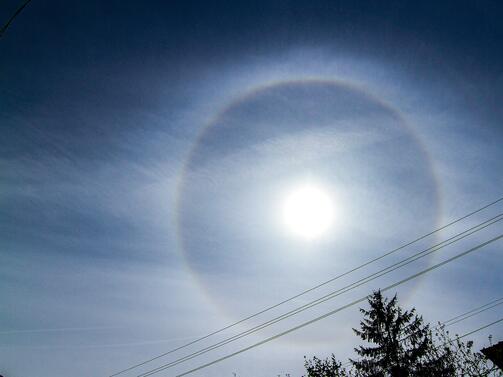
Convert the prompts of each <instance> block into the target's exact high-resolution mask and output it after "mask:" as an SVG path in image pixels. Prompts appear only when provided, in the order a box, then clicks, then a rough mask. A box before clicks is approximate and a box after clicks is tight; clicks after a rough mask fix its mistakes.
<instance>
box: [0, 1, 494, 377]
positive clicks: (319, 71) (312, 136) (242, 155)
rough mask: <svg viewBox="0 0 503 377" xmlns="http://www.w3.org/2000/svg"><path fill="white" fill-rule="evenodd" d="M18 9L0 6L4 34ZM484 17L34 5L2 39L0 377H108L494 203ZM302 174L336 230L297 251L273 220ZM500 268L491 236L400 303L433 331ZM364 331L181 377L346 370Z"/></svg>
mask: <svg viewBox="0 0 503 377" xmlns="http://www.w3.org/2000/svg"><path fill="white" fill-rule="evenodd" d="M17 6H18V2H16V1H6V2H4V3H3V4H2V5H1V6H0V20H6V19H8V17H9V16H10V15H11V14H12V13H13V11H14V10H15V9H16V7H17ZM501 11H502V9H500V8H499V6H498V4H497V3H496V2H489V1H487V2H481V3H477V4H474V3H469V2H442V4H430V3H428V2H421V4H405V3H403V2H398V1H396V2H395V1H390V2H387V3H386V4H377V3H375V4H374V3H367V2H328V1H327V2H309V4H308V3H307V2H304V3H303V2H295V1H293V2H292V1H278V2H272V3H269V2H253V3H250V4H241V3H232V2H216V3H213V4H203V3H199V2H169V3H168V2H155V1H153V2H147V3H140V2H129V1H121V2H117V1H112V2H106V3H102V2H98V1H95V2H94V1H86V2H75V3H72V4H69V3H68V2H62V1H49V2H39V1H35V0H34V1H32V2H31V3H30V4H29V6H27V7H26V9H25V10H24V11H23V12H22V13H21V14H20V15H19V17H18V18H17V19H16V20H15V22H14V23H13V24H12V25H11V27H10V28H9V29H8V30H7V32H6V33H5V35H4V37H3V38H2V39H1V40H0V127H1V130H2V135H3V136H2V138H0V177H1V180H0V247H1V251H0V282H1V284H0V297H1V300H2V306H1V310H0V374H3V375H4V376H5V377H10V376H32V375H36V376H41V377H43V376H51V377H53V376H75V377H79V376H89V375H93V376H107V375H109V374H110V373H112V372H114V371H117V370H120V369H122V368H125V367H128V366H130V365H132V364H134V363H137V362H139V361H142V360H144V359H147V358H149V357H152V356H155V355H157V354H160V353H162V352H165V351H167V350H169V349H171V348H173V347H175V346H177V345H180V344H183V343H184V342H187V341H189V340H191V339H194V338H196V337H198V336H201V335H204V334H207V333H209V332H211V331H213V330H215V329H218V328H220V327H222V326H225V325H227V324H228V323H231V322H233V321H236V320H238V319H239V318H242V317H244V316H246V315H248V314H250V313H253V312H255V311H258V310H260V309H261V308H263V307H265V306H268V305H271V304H273V303H275V302H277V301H281V300H282V299H284V298H287V297H289V296H291V295H294V294H296V293H298V292H299V291H302V290H304V289H306V288H309V287H311V286H313V285H315V284H317V283H319V282H321V281H324V280H327V279H329V278H330V277H332V276H334V275H337V274H338V273H341V272H344V271H346V270H348V269H350V268H352V267H354V266H356V265H358V264H360V263H362V262H364V261H366V260H369V259H371V258H373V257H376V256H378V255H380V254H382V253H383V252H385V251H387V250H389V249H392V248H394V247H397V246H399V245H400V244H402V243H405V242H407V241H410V240H412V239H414V238H416V237H417V236H419V235H421V234H423V233H427V232H428V231H430V230H432V229H434V228H436V227H438V226H440V225H442V224H445V223H447V222H449V221H450V220H452V219H454V218H457V217H460V216H462V215H464V214H466V213H468V212H470V211H471V210H474V209H476V208H478V207H480V206H482V205H484V204H486V203H488V202H491V201H493V200H495V199H497V198H499V197H500V196H501V194H502V192H501V187H503V174H502V173H503V164H502V163H501V161H503V148H502V147H501V146H502V145H503V129H502V121H503V111H502V108H501V106H500V104H501V103H502V102H503V81H502V80H503V72H502V68H501V67H503V55H502V54H503V52H502V51H501V48H499V43H500V41H501V38H502V37H503V35H502V34H503V27H502V26H501V23H500V22H499V20H500V16H501ZM305 182H314V183H316V184H318V185H320V186H322V187H324V188H325V189H326V190H328V191H329V192H330V195H331V196H333V198H334V201H335V203H336V207H337V216H338V217H337V221H336V223H335V224H334V226H333V228H332V230H331V231H330V233H329V234H328V235H327V236H325V237H324V238H322V239H320V240H315V241H310V242H306V241H305V240H299V239H297V238H295V237H291V235H289V234H288V232H285V230H284V229H283V228H282V225H281V221H280V220H279V215H278V213H279V212H280V207H281V203H282V200H283V198H284V196H285V194H286V193H287V192H288V190H290V189H291V188H292V187H296V185H298V184H302V183H305ZM501 210H502V205H501V204H499V205H497V206H493V207H491V208H490V209H488V210H487V211H484V212H482V213H479V214H477V215H476V216H474V217H473V218H470V219H467V220H466V221H464V222H463V223H460V224H457V225H456V227H454V228H453V229H448V230H447V231H446V232H444V233H442V234H440V235H438V238H437V239H435V238H430V239H427V240H424V241H423V242H422V243H421V244H419V245H416V246H414V247H411V248H408V249H407V250H405V251H404V255H410V254H411V253H413V252H415V251H419V250H421V247H423V248H424V247H427V246H429V245H431V244H433V243H434V242H435V241H438V240H441V239H444V238H446V237H448V236H449V235H452V234H454V233H456V231H461V230H464V229H465V228H467V227H469V226H473V225H476V224H477V223H479V222H481V221H484V220H486V219H487V218H489V217H491V216H496V215H497V214H499V213H500V212H501ZM499 232H501V224H500V223H497V224H495V225H493V226H492V227H490V228H487V229H486V230H484V231H483V232H480V233H477V235H474V236H473V237H471V238H467V239H465V240H463V241H462V242H460V243H458V244H455V245H453V246H452V247H449V248H448V249H446V250H445V251H442V254H441V255H438V256H432V257H429V258H427V260H424V261H422V262H420V263H417V264H415V265H411V266H410V267H408V268H406V269H404V270H403V271H397V272H396V273H394V274H392V275H390V276H387V277H383V278H382V279H380V280H379V281H375V282H372V283H371V284H368V285H366V286H364V287H361V288H360V289H359V290H355V292H351V293H349V294H347V295H345V296H344V297H341V298H338V299H335V300H332V301H330V302H327V303H325V304H324V305H321V306H320V307H317V308H316V309H313V310H311V311H308V312H305V313H302V314H301V315H299V316H297V317H295V318H292V319H289V320H288V321H284V322H282V323H279V324H277V325H275V326H274V327H272V328H270V329H266V330H264V331H262V332H260V333H258V334H256V335H253V336H250V337H249V338H245V339H243V340H240V341H239V342H237V343H234V344H231V345H229V346H227V347H226V348H224V349H222V350H219V351H216V352H214V353H211V354H208V355H205V356H204V357H201V358H198V359H195V360H191V361H189V362H187V363H186V364H184V365H181V366H179V367H177V368H178V369H176V371H184V370H186V369H190V368H191V367H195V366H197V365H200V364H201V363H204V362H206V361H208V360H211V359H213V358H216V357H218V356H221V355H224V354H226V353H228V352H231V351H233V350H235V349H237V348H239V347H240V346H246V345H248V344H251V343H253V342H254V341H259V340H261V339H263V338H264V337H266V336H270V335H272V334H274V333H276V332H279V331H281V330H284V329H286V328H288V327H290V326H294V325H295V324H298V323H300V322H302V321H303V320H308V319H310V318H312V317H314V316H316V315H317V314H321V313H324V312H326V311H328V310H331V309H333V308H335V307H338V306H340V305H342V304H344V303H346V302H348V301H351V299H354V298H357V297H360V296H362V295H365V294H367V293H369V292H371V290H372V289H376V288H378V287H383V286H385V285H387V284H389V283H391V282H394V281H397V280H399V279H400V278H403V277H406V276H408V275H409V274H411V273H413V272H416V271H417V270H419V269H420V268H425V267H426V266H428V265H432V264H433V263H435V262H438V261H441V260H443V259H445V258H447V257H449V256H452V255H455V254H456V252H460V251H462V250H465V249H467V248H469V247H472V246H474V245H476V244H477V243H478V242H483V241H485V240H487V239H489V238H491V237H494V236H496V235H498V234H499ZM401 256H402V257H403V255H402V254H398V255H396V256H393V257H390V259H386V260H383V261H381V262H380V263H381V266H386V265H388V264H389V263H391V262H393V261H397V260H399V259H400V257H401ZM502 263H503V262H502V259H501V241H500V242H499V243H494V244H492V245H490V246H488V247H486V248H484V249H483V251H481V252H480V253H477V254H476V255H471V256H467V257H466V258H463V259H461V260H459V261H456V262H453V263H452V264H449V265H447V266H445V267H443V268H442V269H440V270H438V271H436V272H432V273H431V274H428V275H425V276H424V277H422V278H420V279H417V280H415V281H414V282H411V283H408V284H407V285H404V286H401V287H399V288H398V289H397V293H398V295H399V298H400V300H401V302H402V303H403V304H404V305H405V306H409V307H410V306H416V307H417V309H418V311H419V312H421V313H423V314H424V315H425V318H426V319H427V320H428V321H432V322H436V321H439V320H445V319H448V318H450V317H452V316H455V315H457V314H459V313H461V312H463V311H467V310H469V309H471V308H472V307H474V306H477V305H482V304H484V303H485V302H488V301H490V300H493V299H495V298H498V297H499V296H500V295H501V289H500V287H501V286H502V284H503V281H502V279H503V278H502V276H501V273H500V271H501V268H502ZM378 267H379V266H378V265H376V266H374V267H369V269H366V270H365V271H363V270H362V271H360V272H359V273H357V274H354V275H351V276H348V277H347V278H346V280H344V281H340V282H338V283H337V284H335V283H334V284H333V285H330V286H327V287H324V288H323V289H321V290H320V292H319V293H313V294H312V295H310V296H309V297H305V298H299V300H297V301H296V302H295V303H291V305H290V307H289V308H292V307H294V306H295V304H302V303H304V302H306V301H307V300H308V299H309V298H311V299H312V298H315V297H317V296H318V295H322V294H324V293H326V292H329V291H330V290H333V289H336V288H338V287H339V286H342V285H344V284H345V283H348V282H351V281H353V279H357V278H358V277H362V276H365V275H366V274H368V273H371V272H373V271H374V270H375V269H377V268H378ZM285 310H287V308H286V309H285ZM501 312H502V311H501V308H500V309H499V312H498V310H495V311H491V312H487V313H484V315H481V316H479V317H477V318H473V319H471V320H470V321H471V322H470V321H467V322H463V323H460V324H459V325H458V327H457V330H459V332H464V331H465V330H471V329H472V328H475V327H477V326H478V325H480V324H484V323H487V322H490V321H491V320H494V319H497V318H499V316H501ZM274 313H276V314H279V313H281V311H280V310H279V309H278V310H277V311H274ZM274 313H270V316H272V315H273V314H274ZM268 315H269V314H268ZM270 316H264V317H261V318H260V319H262V320H264V319H268V318H271V317H270ZM258 320H259V319H257V321H258ZM252 323H253V322H252ZM255 323H258V322H255ZM357 325H358V311H357V308H356V307H354V308H352V309H349V310H347V311H344V312H341V313H338V314H337V315H335V316H333V317H331V318H328V319H326V320H324V321H322V322H319V323H318V324H316V325H313V326H312V327H308V328H306V329H303V330H301V331H299V332H297V333H295V334H291V335H289V336H287V337H285V338H284V339H281V340H278V341H276V342H273V343H270V344H267V345H264V346H263V347H261V348H258V349H255V350H252V351H250V352H248V353H245V354H243V355H240V356H238V357H236V358H233V359H231V360H228V361H225V362H223V363H221V364H218V365H215V366H213V367H211V368H208V369H206V370H204V371H202V372H199V374H197V373H195V374H194V375H200V376H232V372H236V373H237V374H238V375H239V376H255V377H256V376H275V375H277V374H280V373H285V372H290V373H292V375H300V374H301V373H302V369H303V368H302V364H303V358H302V357H303V355H308V356H310V355H313V354H316V355H319V356H324V355H328V354H330V353H331V352H334V353H335V354H336V356H338V357H340V358H341V359H344V358H346V357H347V356H349V355H350V354H351V349H352V347H353V344H354V341H355V339H354V337H353V336H352V333H351V327H356V326H357ZM244 329H246V327H239V329H235V330H234V333H235V332H237V331H239V330H244ZM489 333H492V334H493V335H494V337H495V338H496V339H497V340H502V339H501V337H502V328H501V326H500V327H499V328H498V327H494V328H492V329H491V330H488V331H487V332H485V333H480V334H477V337H478V338H476V339H478V340H479V344H480V345H484V344H485V343H484V339H485V337H486V336H487V335H488V334H489ZM232 334H233V332H232V331H230V332H229V333H226V334H225V335H232ZM222 336H223V335H222ZM220 339H221V338H218V337H217V338H216V339H215V341H217V340H220ZM207 344H210V342H208V343H207ZM180 356H183V354H181V355H180ZM168 361H169V359H166V362H168ZM157 365H159V363H158V364H153V365H152V367H155V366H157ZM173 370H175V369H173ZM127 375H128V376H129V375H131V376H136V374H135V373H133V372H131V373H130V374H127ZM159 375H163V374H162V373H160V374H159ZM164 375H172V374H171V372H165V374H164Z"/></svg>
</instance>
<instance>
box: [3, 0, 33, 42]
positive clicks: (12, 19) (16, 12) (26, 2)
mask: <svg viewBox="0 0 503 377" xmlns="http://www.w3.org/2000/svg"><path fill="white" fill-rule="evenodd" d="M30 1H31V0H26V1H25V2H24V3H23V4H22V5H21V6H20V7H19V8H17V10H16V11H15V12H14V14H13V15H12V16H11V18H9V20H8V21H7V22H6V23H5V25H4V26H3V27H2V28H1V29H0V38H2V37H3V35H4V34H5V32H6V31H7V29H8V28H9V26H10V24H11V23H12V22H13V21H14V19H15V18H16V17H17V16H18V15H19V13H21V12H22V10H23V9H24V8H25V7H26V6H27V5H28V3H29V2H30Z"/></svg>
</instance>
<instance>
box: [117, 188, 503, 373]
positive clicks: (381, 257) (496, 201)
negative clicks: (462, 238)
mask: <svg viewBox="0 0 503 377" xmlns="http://www.w3.org/2000/svg"><path fill="white" fill-rule="evenodd" d="M501 201H503V197H500V198H499V199H497V200H495V201H493V202H490V203H488V204H486V205H484V206H482V207H480V208H478V209H476V210H474V211H472V212H470V213H468V214H466V215H464V216H462V217H459V218H457V219H455V220H453V221H451V222H449V223H447V224H446V225H443V226H442V227H440V228H437V229H435V230H433V231H431V232H429V233H426V234H424V235H422V236H420V237H418V238H416V239H414V240H413V241H410V242H408V243H406V244H403V245H401V246H399V247H397V248H395V249H392V250H390V251H388V252H386V253H385V254H382V255H381V256H379V257H376V258H374V259H371V260H369V261H367V262H365V263H363V264H361V265H359V266H357V267H354V268H352V269H350V270H348V271H346V272H344V273H342V274H339V275H337V276H335V277H333V278H330V279H328V280H325V281H323V282H321V283H319V284H317V285H315V286H314V287H311V288H309V289H306V290H304V291H302V292H300V293H298V294H296V295H294V296H291V297H289V298H287V299H284V300H283V301H280V302H279V303H277V304H274V305H271V306H268V307H266V308H265V309H262V310H260V311H258V312H256V313H253V314H251V315H249V316H247V317H245V318H243V319H241V320H238V321H236V322H233V323H231V324H229V325H227V326H224V327H222V328H220V329H218V330H215V331H213V332H211V333H209V334H207V335H204V336H202V337H199V338H197V339H195V340H193V341H190V342H188V343H185V344H183V345H181V346H178V347H176V348H173V349H171V350H169V351H167V352H164V353H162V354H160V355H157V356H155V357H152V358H150V359H148V360H145V361H143V362H140V363H137V364H135V365H132V366H131V367H129V368H126V369H122V370H120V371H118V372H116V373H113V374H111V375H109V376H108V377H115V376H117V375H119V374H122V373H125V372H128V371H130V370H133V369H136V368H138V367H140V366H143V365H145V364H148V363H150V362H152V361H155V360H158V359H160V358H162V357H164V356H167V355H170V354H172V353H174V352H176V351H179V350H182V349H184V348H187V347H189V346H191V345H193V344H196V343H199V342H201V341H203V340H205V339H208V338H209V337H211V336H213V335H216V334H219V333H221V332H223V331H225V330H228V329H230V328H232V327H235V326H237V325H239V324H241V323H243V322H245V321H248V320H250V319H252V318H255V317H257V316H259V315H261V314H264V313H266V312H268V311H271V310H272V309H275V308H277V307H279V306H281V305H284V304H286V303H288V302H291V301H293V300H295V299H297V298H299V297H301V296H303V295H305V294H307V293H309V292H312V291H314V290H316V289H318V288H321V287H323V286H325V285H327V284H329V283H331V282H334V281H335V280H338V279H340V278H342V277H344V276H347V275H349V274H351V273H353V272H356V271H358V270H360V269H362V268H364V267H366V266H368V265H370V264H372V263H375V262H377V261H379V260H381V259H383V258H385V257H387V256H389V255H391V254H393V253H396V252H398V251H400V250H403V249H405V248H406V247H408V246H410V245H413V244H415V243H417V242H419V241H421V240H423V239H425V238H427V237H429V236H431V235H433V234H435V233H438V232H440V231H442V230H444V229H446V228H448V227H450V226H452V225H454V224H456V223H459V222H460V221H463V220H465V219H467V218H468V217H470V216H473V215H475V214H477V213H479V212H481V211H483V210H485V209H487V208H489V207H491V206H493V205H495V204H497V203H499V202H501Z"/></svg>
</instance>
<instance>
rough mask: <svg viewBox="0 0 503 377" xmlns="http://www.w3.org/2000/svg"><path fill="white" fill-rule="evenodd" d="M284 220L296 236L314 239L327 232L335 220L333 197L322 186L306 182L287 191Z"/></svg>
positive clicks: (283, 213) (284, 202)
mask: <svg viewBox="0 0 503 377" xmlns="http://www.w3.org/2000/svg"><path fill="white" fill-rule="evenodd" d="M282 221H283V223H284V225H285V227H286V228H287V230H288V231H289V232H290V233H291V234H292V235H294V236H297V237H300V238H303V239H307V240H312V239H317V238H320V237H321V236H322V235H324V234H326V233H327V231H328V230H329V229H330V228H331V226H332V225H333V222H334V203H333V200H332V197H331V196H330V195H329V194H328V191H327V190H324V189H323V188H322V187H320V186H316V185H313V184H305V185H300V186H298V187H295V188H294V189H292V190H291V191H290V192H288V193H287V195H286V196H285V199H284V201H283V207H282Z"/></svg>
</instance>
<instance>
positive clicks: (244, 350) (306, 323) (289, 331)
mask: <svg viewBox="0 0 503 377" xmlns="http://www.w3.org/2000/svg"><path fill="white" fill-rule="evenodd" d="M501 238H503V234H500V235H499V236H496V237H494V238H492V239H490V240H488V241H486V242H483V243H481V244H478V245H477V246H475V247H472V248H470V249H468V250H466V251H464V252H462V253H460V254H457V255H455V256H453V257H451V258H448V259H446V260H444V261H442V262H440V263H437V264H435V265H433V266H431V267H428V268H426V269H424V270H422V271H420V272H417V273H415V274H413V275H411V276H409V277H407V278H405V279H402V280H400V281H398V282H396V283H393V284H391V285H388V286H387V287H385V288H383V289H381V292H385V291H388V290H390V289H393V288H395V287H397V286H399V285H401V284H404V283H406V282H408V281H410V280H413V279H415V278H417V277H419V276H421V275H424V274H426V273H428V272H430V271H433V270H435V269H437V268H439V267H442V266H444V265H446V264H448V263H450V262H453V261H454V260H456V259H459V258H461V257H464V256H466V255H468V254H470V253H472V252H474V251H477V250H479V249H481V248H483V247H484V246H487V245H489V244H491V243H493V242H495V241H497V240H499V239H501ZM368 298H369V296H364V297H362V298H359V299H358V300H354V301H352V302H350V303H349V304H346V305H344V306H341V307H339V308H337V309H334V310H332V311H329V312H328V313H325V314H323V315H321V316H318V317H315V318H313V319H311V320H309V321H306V322H303V323H301V324H300V325H297V326H295V327H291V328H290V329H288V330H285V331H283V332H281V333H279V334H276V335H273V336H270V337H268V338H266V339H264V340H262V341H260V342H257V343H254V344H252V345H250V346H248V347H245V348H242V349H240V350H238V351H235V352H233V353H230V354H228V355H225V356H223V357H220V358H218V359H216V360H213V361H211V362H209V363H206V364H203V365H200V366H198V367H196V368H193V369H190V370H188V371H186V372H183V373H182V374H178V375H176V377H182V376H186V375H188V374H191V373H194V372H197V371H198V370H201V369H204V368H207V367H209V366H211V365H214V364H217V363H219V362H221V361H224V360H227V359H230V358H231V357H234V356H236V355H239V354H240V353H243V352H246V351H249V350H251V349H253V348H256V347H259V346H261V345H263V344H265V343H268V342H271V341H273V340H275V339H278V338H280V337H282V336H285V335H287V334H290V333H292V332H294V331H297V330H299V329H301V328H304V327H306V326H309V325H311V324H313V323H315V322H318V321H320V320H322V319H324V318H327V317H329V316H331V315H334V314H335V313H338V312H340V311H342V310H344V309H347V308H349V307H351V306H354V305H356V304H359V303H360V302H363V301H365V300H367V299H368ZM502 320H503V318H502V319H500V320H498V321H496V322H493V323H491V324H489V325H486V326H483V327H481V328H479V329H477V330H475V331H472V332H470V333H467V334H464V335H463V337H465V336H468V335H471V334H473V333H474V332H476V331H480V330H483V329H485V328H487V327H489V326H491V325H493V324H495V323H497V322H501V321H502ZM161 370H162V369H160V370H156V371H155V372H151V373H150V374H144V375H145V376H148V375H152V374H154V373H157V372H160V371H161Z"/></svg>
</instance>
